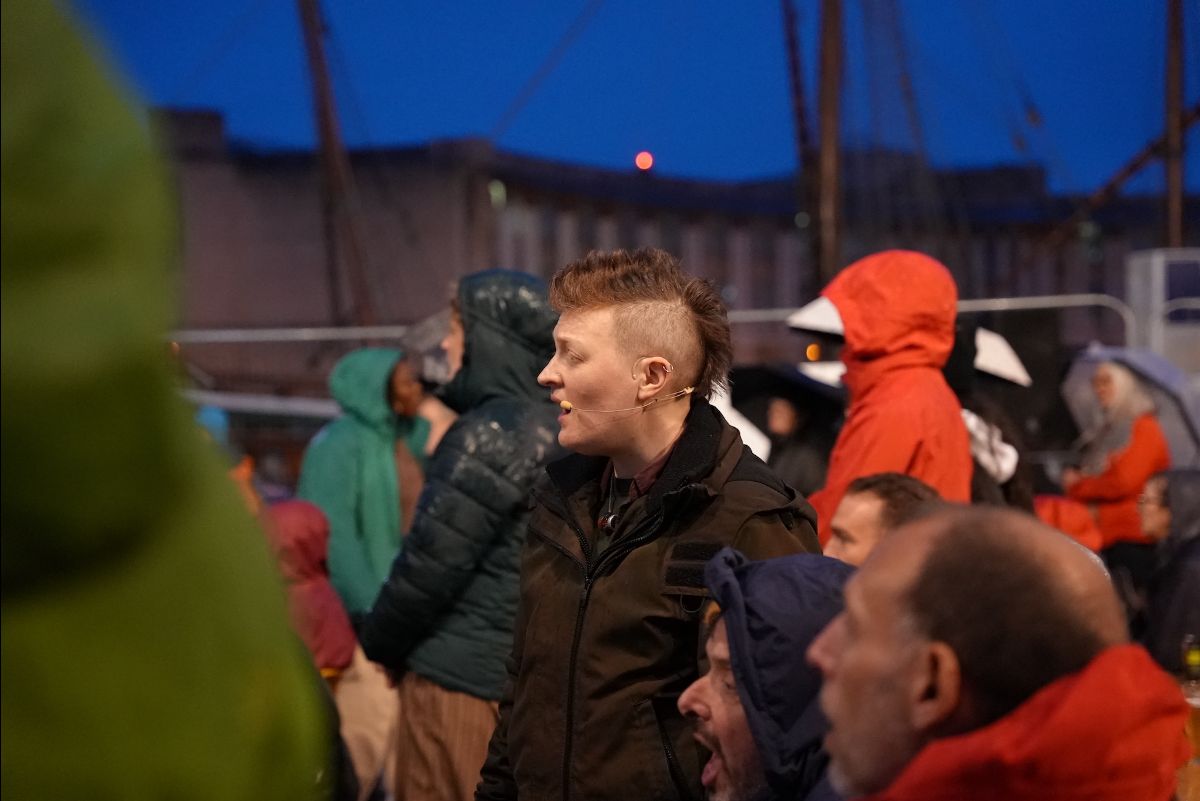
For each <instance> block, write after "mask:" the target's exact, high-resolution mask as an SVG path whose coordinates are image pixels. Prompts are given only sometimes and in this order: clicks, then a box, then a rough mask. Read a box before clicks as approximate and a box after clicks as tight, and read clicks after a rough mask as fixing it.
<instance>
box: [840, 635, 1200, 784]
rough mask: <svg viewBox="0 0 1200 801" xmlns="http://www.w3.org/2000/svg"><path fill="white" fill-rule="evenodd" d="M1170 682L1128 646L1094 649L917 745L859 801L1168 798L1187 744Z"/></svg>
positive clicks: (1180, 704) (1183, 710) (1180, 703)
mask: <svg viewBox="0 0 1200 801" xmlns="http://www.w3.org/2000/svg"><path fill="white" fill-rule="evenodd" d="M1186 718H1187V704H1186V703H1184V700H1183V697H1182V694H1181V693H1180V692H1179V687H1178V685H1176V683H1175V681H1174V680H1173V679H1172V678H1171V677H1170V676H1168V675H1167V674H1166V673H1164V672H1163V671H1162V670H1160V669H1159V668H1158V667H1157V666H1156V665H1155V664H1154V663H1153V661H1151V659H1150V657H1149V656H1148V655H1147V654H1146V652H1145V651H1144V650H1143V649H1142V648H1140V647H1138V646H1132V645H1121V646H1115V647H1112V648H1109V649H1107V650H1105V651H1102V652H1101V653H1100V654H1099V655H1098V656H1097V657H1096V658H1095V659H1093V660H1092V661H1091V663H1089V664H1088V665H1087V666H1085V667H1084V668H1083V669H1082V670H1080V671H1079V672H1077V673H1073V674H1071V675H1068V676H1064V677H1063V678H1061V679H1059V680H1057V681H1055V682H1053V683H1051V684H1050V685H1048V686H1046V687H1043V688H1042V689H1041V690H1040V691H1039V692H1037V693H1036V694H1034V695H1033V696H1032V697H1030V698H1029V699H1028V700H1027V701H1025V703H1023V704H1021V705H1020V706H1019V707H1017V708H1016V709H1015V710H1013V711H1012V712H1010V713H1009V714H1008V715H1005V716H1004V717H1002V718H1000V719H999V720H997V721H995V722H994V723H992V724H991V725H989V726H984V727H983V728H981V729H975V730H974V731H970V732H966V733H965V734H960V735H958V736H954V737H943V738H940V739H936V740H934V741H932V742H931V743H929V744H928V745H926V746H925V747H924V748H923V749H922V750H921V751H920V752H919V753H918V754H917V755H916V757H914V758H913V760H912V761H911V762H909V763H908V765H907V766H906V767H905V768H904V769H903V771H901V773H900V775H899V776H897V777H896V779H895V780H893V782H892V784H891V786H890V787H887V788H886V789H884V790H882V791H880V792H879V793H875V794H871V795H867V796H862V798H863V801H928V799H934V798H936V799H960V798H961V799H971V800H972V801H1045V799H1071V800H1072V801H1074V799H1079V800H1080V801H1083V800H1084V799H1087V801H1169V799H1170V798H1172V796H1173V791H1174V789H1175V781H1176V774H1177V772H1178V770H1179V768H1180V767H1181V766H1182V765H1183V763H1184V762H1185V761H1187V758H1188V754H1189V753H1190V749H1189V748H1188V744H1187V740H1186V739H1185V738H1184V736H1183V725H1184V720H1185V719H1186Z"/></svg>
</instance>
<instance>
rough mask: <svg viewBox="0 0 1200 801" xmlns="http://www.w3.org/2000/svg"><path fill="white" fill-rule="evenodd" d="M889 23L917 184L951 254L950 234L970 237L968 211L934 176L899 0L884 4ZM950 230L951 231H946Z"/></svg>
mask: <svg viewBox="0 0 1200 801" xmlns="http://www.w3.org/2000/svg"><path fill="white" fill-rule="evenodd" d="M883 8H884V12H885V14H887V20H888V22H889V24H890V27H891V28H892V30H893V32H894V34H895V46H896V55H897V59H898V60H899V66H900V88H901V97H902V98H903V100H904V106H905V110H906V111H907V112H908V120H909V126H910V127H911V128H912V132H913V138H914V139H915V140H916V145H917V155H918V159H919V162H918V166H919V169H920V175H919V176H918V184H919V188H920V191H921V194H922V198H921V199H922V201H923V202H924V204H925V206H926V209H927V211H926V213H927V214H929V215H930V218H931V219H930V222H931V228H932V232H931V233H932V234H933V236H934V237H936V238H937V239H941V240H943V247H944V248H946V252H947V253H948V252H949V246H950V243H949V235H957V236H958V238H959V239H960V241H964V242H965V241H967V240H968V239H969V237H970V226H969V225H968V222H967V215H966V209H965V208H964V207H963V203H962V198H961V197H960V195H959V193H958V192H956V191H954V190H953V188H951V192H950V195H951V196H950V197H947V196H946V193H945V192H944V191H943V187H941V186H939V181H938V176H937V175H935V174H934V170H933V165H932V164H931V162H930V159H929V146H928V143H927V142H926V139H925V129H924V127H923V126H922V124H921V116H920V107H919V104H918V102H917V92H916V86H915V84H914V82H913V69H912V59H911V58H910V57H909V51H908V37H907V36H906V35H905V31H904V19H903V17H902V16H901V14H900V3H899V0H886V2H884V4H883ZM947 216H948V217H949V218H950V220H949V222H950V225H949V226H946V225H944V222H945V221H944V217H947ZM947 229H949V230H947Z"/></svg>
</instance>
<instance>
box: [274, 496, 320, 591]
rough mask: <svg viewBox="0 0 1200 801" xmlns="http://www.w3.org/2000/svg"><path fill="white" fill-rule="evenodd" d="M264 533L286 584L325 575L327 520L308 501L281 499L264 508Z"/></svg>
mask: <svg viewBox="0 0 1200 801" xmlns="http://www.w3.org/2000/svg"><path fill="white" fill-rule="evenodd" d="M266 529H267V537H268V538H269V539H270V541H271V549H272V550H273V551H275V557H276V559H277V560H278V562H279V569H280V572H282V573H283V577H284V579H286V580H287V582H288V583H289V584H293V583H297V582H301V581H310V580H312V579H320V578H328V577H329V568H328V566H327V565H326V553H327V546H328V544H329V521H327V520H326V519H325V515H324V514H323V513H322V512H321V509H320V507H319V506H317V505H316V504H314V503H309V502H308V501H298V500H293V501H284V502H283V503H277V504H275V505H274V506H271V507H268V509H267V525H266Z"/></svg>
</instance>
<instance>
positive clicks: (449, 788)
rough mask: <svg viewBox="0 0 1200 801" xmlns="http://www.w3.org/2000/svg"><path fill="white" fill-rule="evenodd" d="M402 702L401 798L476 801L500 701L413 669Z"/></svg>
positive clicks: (398, 786) (398, 778)
mask: <svg viewBox="0 0 1200 801" xmlns="http://www.w3.org/2000/svg"><path fill="white" fill-rule="evenodd" d="M400 707H401V709H403V710H404V714H403V715H401V716H400V724H399V732H398V734H397V737H396V778H395V782H394V783H393V792H394V794H395V797H396V801H473V799H474V798H475V787H476V785H478V784H479V770H480V768H482V767H483V763H484V760H485V759H486V758H487V748H488V741H489V740H491V738H492V730H493V729H495V728H496V724H497V723H498V722H499V720H500V707H499V705H498V704H497V703H496V702H494V701H484V700H482V699H480V698H476V697H474V696H472V695H467V694H466V693H459V692H454V691H453V690H447V689H444V688H442V687H440V686H438V685H437V684H434V683H433V682H431V681H429V680H428V679H424V678H421V677H420V676H418V675H416V674H415V673H407V674H405V676H404V679H403V680H402V681H401V682H400Z"/></svg>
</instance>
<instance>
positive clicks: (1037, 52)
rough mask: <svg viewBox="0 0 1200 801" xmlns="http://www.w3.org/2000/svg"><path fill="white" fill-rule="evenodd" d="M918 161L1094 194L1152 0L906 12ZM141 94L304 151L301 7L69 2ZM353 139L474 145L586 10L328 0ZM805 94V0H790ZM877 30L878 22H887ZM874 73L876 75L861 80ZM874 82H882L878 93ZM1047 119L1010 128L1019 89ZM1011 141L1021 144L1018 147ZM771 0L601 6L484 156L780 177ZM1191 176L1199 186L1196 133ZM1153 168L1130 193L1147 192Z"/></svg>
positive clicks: (1137, 106)
mask: <svg viewBox="0 0 1200 801" xmlns="http://www.w3.org/2000/svg"><path fill="white" fill-rule="evenodd" d="M898 5H900V6H902V13H903V20H902V25H903V29H904V32H905V34H906V38H905V42H906V47H907V49H908V51H909V54H910V60H911V63H912V65H913V73H914V82H915V86H916V92H917V96H918V102H919V107H920V112H921V120H922V127H923V130H924V136H925V138H926V140H927V142H928V150H929V155H930V158H931V159H932V161H933V162H934V163H935V164H939V165H979V164H991V163H996V162H1006V161H1016V160H1020V159H1022V158H1033V159H1037V160H1041V161H1044V162H1045V164H1046V166H1047V169H1048V170H1049V173H1050V177H1051V181H1052V185H1053V186H1054V187H1055V188H1057V189H1070V190H1076V191H1088V190H1091V189H1094V188H1096V187H1097V186H1099V184H1100V183H1101V182H1103V181H1104V180H1105V179H1106V178H1107V177H1108V176H1109V175H1110V174H1111V173H1113V172H1114V171H1115V170H1116V169H1117V168H1118V167H1119V166H1120V165H1121V164H1122V163H1124V162H1125V161H1126V160H1127V159H1128V158H1129V157H1130V156H1131V155H1132V154H1133V153H1134V152H1136V151H1137V150H1138V149H1140V148H1141V147H1142V146H1143V145H1145V144H1146V143H1147V142H1149V141H1150V140H1151V139H1152V138H1154V137H1155V136H1157V135H1159V134H1160V133H1161V131H1162V129H1163V93H1162V75H1163V66H1164V63H1165V55H1164V49H1163V48H1164V42H1165V39H1166V36H1165V18H1166V10H1165V3H1164V2H1160V0H903V1H902V2H900V3H898ZM74 6H75V7H76V8H77V9H78V10H79V11H80V12H81V14H82V16H83V17H84V18H85V19H87V20H89V21H90V22H91V23H92V25H93V27H94V29H95V31H96V33H97V35H98V36H99V38H100V39H101V40H102V41H103V42H105V43H106V44H107V45H108V46H109V47H110V48H111V49H112V51H113V57H114V60H115V61H116V63H117V65H118V67H119V68H120V69H122V70H123V71H124V72H125V73H126V74H127V75H128V76H129V78H130V80H131V81H132V83H133V85H134V86H135V87H136V88H137V89H138V90H139V91H140V92H141V93H142V95H143V96H144V97H145V98H147V99H148V100H149V101H150V102H152V103H156V104H162V105H178V106H186V107H209V108H214V109H218V110H221V111H223V112H224V113H225V115H226V124H227V126H228V129H229V132H230V134H231V135H232V136H234V137H236V138H238V139H241V140H246V141H249V142H252V143H254V144H257V145H260V146H266V147H273V146H289V147H290V146H310V145H311V144H312V143H313V142H314V141H315V134H314V129H313V123H312V114H311V100H310V92H309V88H308V82H307V81H308V78H307V71H306V66H305V61H304V53H303V45H302V40H301V35H300V29H299V24H298V21H297V16H296V7H295V3H294V0H211V2H206V3H190V2H189V3H184V2H171V1H169V0H168V1H166V2H156V3H146V2H144V0H75V2H74ZM324 6H325V14H326V18H327V20H328V22H329V25H330V28H331V30H332V33H333V40H334V43H335V44H334V47H333V50H332V52H331V61H332V72H333V75H334V81H335V92H336V93H337V100H338V104H339V110H340V114H341V117H342V120H343V128H344V132H345V135H346V138H347V140H348V142H349V143H350V144H352V145H353V144H371V145H386V144H399V143H412V142H418V141H424V140H428V139H431V138H436V137H456V136H470V135H486V134H488V133H489V132H490V131H491V130H492V128H493V127H494V126H495V125H496V123H497V121H498V120H499V119H500V117H501V116H502V114H503V113H504V111H505V109H506V108H507V107H508V105H509V103H510V102H511V101H512V100H513V98H514V97H515V96H516V95H517V93H518V92H519V91H520V89H521V87H522V86H523V85H524V84H525V82H526V81H527V80H528V78H529V77H530V76H531V75H532V74H533V73H534V72H535V71H536V70H537V68H538V66H539V65H540V64H541V63H542V61H543V60H544V59H545V57H546V55H547V54H548V53H549V52H550V50H551V49H552V48H553V46H554V44H555V43H556V42H557V41H558V39H559V37H560V36H561V35H562V34H563V32H564V31H565V30H566V29H567V28H568V26H569V25H570V24H571V22H572V20H574V19H575V17H576V16H577V15H578V14H579V13H580V11H581V10H582V9H583V8H584V6H585V0H561V1H560V2H555V3H548V2H541V3H539V2H532V0H517V1H515V2H440V3H428V2H427V3H424V4H419V5H418V4H415V3H401V2H397V0H342V1H341V2H334V1H333V0H325V2H324ZM797 6H798V7H799V8H800V13H801V26H802V44H803V48H804V50H805V53H804V56H805V61H806V69H807V70H808V76H807V77H808V80H809V84H810V99H813V100H815V91H812V89H811V87H812V83H813V80H814V70H813V65H814V63H815V56H816V48H815V40H816V37H815V28H816V22H817V20H816V9H817V6H818V3H817V2H816V0H798V2H797ZM860 9H861V3H860V2H858V1H856V0H847V2H846V14H847V35H848V40H849V42H848V48H849V53H848V59H849V65H848V73H847V101H846V103H847V112H848V117H849V120H848V122H849V126H848V127H849V130H848V132H847V136H848V138H850V139H853V140H856V141H862V142H879V141H883V142H887V143H892V144H899V145H905V144H909V143H911V142H912V141H913V134H912V133H911V128H910V127H909V125H908V123H907V119H906V115H905V114H904V106H903V105H902V104H901V103H900V102H899V90H898V86H899V84H898V81H897V78H896V72H895V69H894V68H892V67H890V66H889V65H894V64H895V63H896V61H895V57H894V56H892V55H890V53H891V51H892V50H893V49H894V44H893V41H894V40H893V39H891V38H890V37H887V36H886V35H884V37H883V39H882V40H880V39H876V40H874V42H875V43H874V44H873V45H868V44H867V42H866V41H865V35H864V24H863V17H862V12H861V10H860ZM1185 15H1186V16H1187V24H1186V29H1185V34H1186V45H1185V49H1186V54H1187V58H1188V62H1187V78H1186V80H1187V87H1186V95H1187V98H1188V100H1187V102H1188V103H1189V104H1192V103H1195V102H1196V101H1197V99H1200V58H1197V56H1198V55H1200V47H1198V45H1200V42H1198V41H1197V39H1198V38H1200V0H1185ZM873 30H877V31H886V30H888V29H887V28H885V27H884V26H876V27H874V28H873ZM870 62H874V63H875V65H876V66H875V67H874V68H873V69H872V70H869V69H868V64H869V63H870ZM868 74H871V75H876V76H879V77H878V78H877V79H876V80H875V82H874V86H875V90H874V99H872V91H871V81H869V80H868V78H867V76H868ZM1022 86H1025V87H1027V92H1028V94H1029V95H1030V96H1031V97H1032V99H1033V101H1034V103H1035V104H1036V106H1037V108H1038V110H1039V111H1040V112H1041V115H1042V117H1043V119H1044V122H1043V124H1042V126H1041V127H1040V128H1031V126H1030V125H1029V124H1028V123H1026V122H1024V114H1023V112H1022V103H1021V94H1022V89H1021V87H1022ZM1017 129H1019V130H1020V131H1022V132H1023V133H1024V135H1025V136H1026V138H1027V139H1028V141H1029V152H1028V153H1027V154H1024V155H1023V154H1021V153H1018V151H1017V149H1016V147H1015V145H1014V143H1013V137H1012V133H1013V131H1014V130H1017ZM792 136H793V133H792V121H791V110H790V93H789V89H788V82H787V72H786V59H785V51H784V44H783V35H782V29H781V14H780V5H779V3H778V2H776V0H723V1H718V0H608V1H607V2H605V3H604V4H603V6H602V7H601V8H600V10H599V12H598V13H597V14H596V15H595V17H594V18H593V19H592V21H591V23H590V24H589V25H588V27H587V28H586V29H585V31H584V32H583V34H582V35H581V36H580V37H579V38H578V39H577V40H576V41H575V43H574V45H573V46H572V48H571V49H570V50H569V51H568V53H567V55H566V57H565V58H564V59H563V61H562V63H561V64H560V66H559V67H558V68H557V69H556V70H555V71H554V72H553V74H551V76H550V77H549V78H548V79H547V80H546V81H545V82H544V83H543V84H542V85H541V87H540V89H539V90H538V92H537V93H536V94H535V95H534V96H533V98H532V100H531V101H530V102H529V104H528V105H527V106H525V108H524V110H523V111H522V112H521V113H520V115H519V116H518V117H517V118H516V119H515V121H514V123H513V124H512V125H511V127H509V129H508V130H507V131H506V132H505V133H504V134H503V135H502V136H501V137H500V138H499V140H498V144H499V145H500V146H501V147H503V148H507V149H511V150H516V151H521V152H526V153H532V154H537V155H541V156H546V157H551V158H558V159H565V160H569V161H576V162H583V163H589V164H598V165H604V166H610V167H620V168H626V167H628V168H630V169H632V161H633V157H634V155H635V153H636V152H637V151H638V150H641V149H648V150H651V151H652V152H653V153H654V155H655V158H656V159H657V163H656V165H655V169H656V170H657V171H660V172H662V173H666V174H672V175H686V176H697V177H706V178H715V179H739V178H753V177H762V176H767V175H777V174H780V173H784V172H787V171H789V170H791V169H793V167H794V156H793V153H794V146H793V140H792ZM1188 144H1189V148H1190V152H1189V155H1188V159H1187V169H1188V175H1187V184H1188V187H1189V189H1190V190H1191V191H1200V135H1198V129H1197V128H1193V130H1192V131H1191V133H1190V134H1189V136H1188ZM1161 187H1162V175H1161V170H1149V171H1147V174H1145V175H1143V176H1142V177H1141V178H1140V179H1139V180H1138V181H1137V182H1136V183H1135V184H1134V185H1133V187H1132V188H1133V189H1135V190H1140V191H1161Z"/></svg>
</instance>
